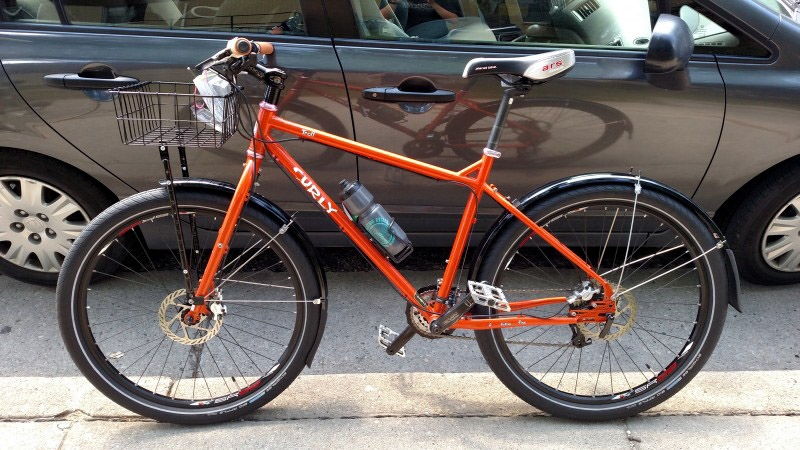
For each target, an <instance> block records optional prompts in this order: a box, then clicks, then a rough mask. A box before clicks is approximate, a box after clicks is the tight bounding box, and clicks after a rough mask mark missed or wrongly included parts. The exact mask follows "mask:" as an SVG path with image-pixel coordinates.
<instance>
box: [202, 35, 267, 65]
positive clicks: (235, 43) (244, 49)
mask: <svg viewBox="0 0 800 450" xmlns="http://www.w3.org/2000/svg"><path fill="white" fill-rule="evenodd" d="M274 51H275V48H274V47H273V46H272V44H270V43H269V42H258V41H251V40H249V39H246V38H241V37H235V38H233V39H231V40H229V41H228V44H227V45H226V46H225V48H224V49H223V50H220V51H219V52H217V53H216V54H215V55H214V56H211V57H210V58H208V59H206V60H205V61H203V62H201V63H200V64H198V65H196V66H194V68H195V70H196V71H198V72H202V71H204V70H206V69H208V68H209V67H211V66H213V65H215V64H218V63H219V62H221V61H222V60H224V59H226V58H242V57H244V56H247V55H250V54H253V53H255V54H259V55H271V54H272V53H273V52H274Z"/></svg>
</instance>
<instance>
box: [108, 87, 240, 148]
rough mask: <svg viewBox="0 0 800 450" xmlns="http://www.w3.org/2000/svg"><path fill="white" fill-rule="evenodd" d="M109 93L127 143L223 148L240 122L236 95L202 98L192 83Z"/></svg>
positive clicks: (112, 90) (123, 140) (122, 134)
mask: <svg viewBox="0 0 800 450" xmlns="http://www.w3.org/2000/svg"><path fill="white" fill-rule="evenodd" d="M110 92H111V93H112V95H113V98H114V110H115V112H116V116H117V124H118V126H119V134H120V138H121V139H122V143H123V144H125V145H153V146H167V145H171V146H179V147H221V146H222V144H224V143H225V141H226V140H228V138H230V137H231V136H232V135H233V133H235V132H236V127H237V124H238V121H239V104H238V97H237V96H236V93H235V92H234V91H231V92H230V93H228V94H225V95H201V94H199V93H197V91H196V89H195V86H194V84H193V83H179V82H164V81H144V82H141V83H137V84H133V85H130V86H124V87H121V88H116V89H111V90H110Z"/></svg>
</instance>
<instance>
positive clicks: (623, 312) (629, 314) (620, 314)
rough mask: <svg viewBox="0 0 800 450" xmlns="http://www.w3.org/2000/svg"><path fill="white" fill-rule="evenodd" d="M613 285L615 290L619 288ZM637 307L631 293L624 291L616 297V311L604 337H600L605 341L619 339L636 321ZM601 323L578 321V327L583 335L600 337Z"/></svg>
mask: <svg viewBox="0 0 800 450" xmlns="http://www.w3.org/2000/svg"><path fill="white" fill-rule="evenodd" d="M619 289H620V288H619V287H618V286H615V290H619ZM637 312H638V307H637V306H636V298H635V297H634V296H633V294H632V293H630V292H626V293H624V294H622V295H621V296H620V297H618V298H617V311H616V313H615V314H614V322H613V323H612V324H611V329H610V330H609V332H608V334H607V335H606V337H604V338H602V339H604V340H606V341H613V340H616V339H619V338H620V337H622V336H623V335H625V334H626V333H627V332H629V331H630V330H631V328H632V327H633V324H634V323H635V322H636V314H637ZM603 325H605V324H603V323H587V322H584V323H579V324H578V325H577V326H578V329H579V330H580V331H581V333H583V335H584V336H585V337H587V338H590V339H600V332H601V331H602V330H603Z"/></svg>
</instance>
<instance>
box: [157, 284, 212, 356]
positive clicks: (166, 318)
mask: <svg viewBox="0 0 800 450" xmlns="http://www.w3.org/2000/svg"><path fill="white" fill-rule="evenodd" d="M185 296H186V289H178V290H177V291H175V292H173V293H171V294H169V295H167V296H166V297H165V298H164V301H162V302H161V306H160V307H159V308H158V324H159V326H160V327H161V331H163V332H164V334H166V335H167V337H168V338H170V339H172V340H173V341H175V342H177V343H179V344H183V345H198V344H205V343H206V342H208V341H210V340H211V338H213V337H214V336H216V335H217V333H219V330H220V329H221V328H222V320H223V316H222V315H220V316H219V318H218V319H217V320H212V319H211V318H210V317H208V316H206V315H201V316H200V320H199V321H198V322H197V323H194V324H187V323H186V322H184V317H186V313H187V312H189V311H190V309H191V306H189V305H184V304H183V303H180V301H179V300H178V299H180V298H182V297H185ZM175 323H177V324H178V325H177V327H176V326H175ZM173 328H177V330H176V331H177V333H176V332H174V331H172V329H173ZM190 329H191V330H195V333H194V337H189V330H190Z"/></svg>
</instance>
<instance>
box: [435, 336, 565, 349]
mask: <svg viewBox="0 0 800 450" xmlns="http://www.w3.org/2000/svg"><path fill="white" fill-rule="evenodd" d="M442 337H444V338H447V339H456V340H460V341H476V340H477V339H476V338H474V337H469V336H455V335H445V334H443V335H442ZM505 342H506V344H515V345H525V346H534V347H564V346H565V345H570V343H569V342H566V343H564V344H550V343H547V342H533V341H505Z"/></svg>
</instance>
